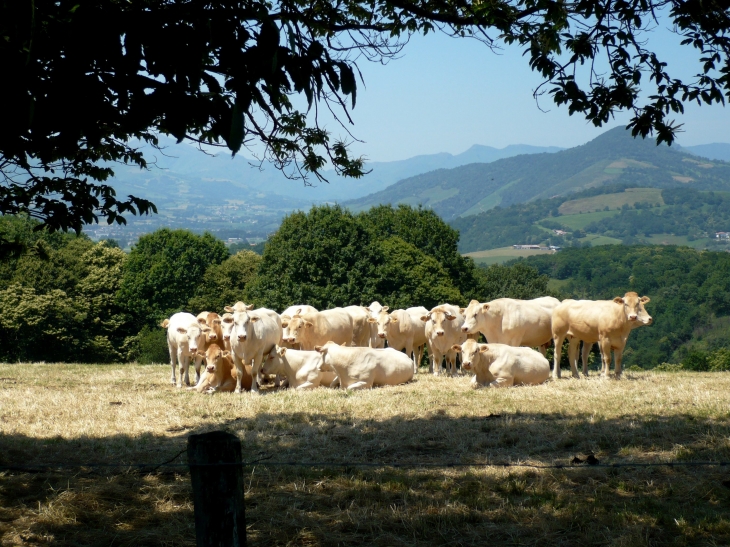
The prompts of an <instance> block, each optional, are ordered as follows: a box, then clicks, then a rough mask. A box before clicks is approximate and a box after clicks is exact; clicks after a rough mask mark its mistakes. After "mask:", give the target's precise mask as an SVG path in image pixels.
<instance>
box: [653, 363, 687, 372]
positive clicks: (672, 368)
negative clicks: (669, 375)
mask: <svg viewBox="0 0 730 547" xmlns="http://www.w3.org/2000/svg"><path fill="white" fill-rule="evenodd" d="M652 370H653V371H654V372H680V371H682V370H684V368H683V367H682V364H681V363H680V364H674V363H662V364H661V365H657V366H655V367H654V368H653V369H652Z"/></svg>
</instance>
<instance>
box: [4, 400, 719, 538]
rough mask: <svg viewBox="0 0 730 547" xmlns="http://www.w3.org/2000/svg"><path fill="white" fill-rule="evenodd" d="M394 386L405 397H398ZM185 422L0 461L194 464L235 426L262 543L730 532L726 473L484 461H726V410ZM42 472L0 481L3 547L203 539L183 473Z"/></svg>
mask: <svg viewBox="0 0 730 547" xmlns="http://www.w3.org/2000/svg"><path fill="white" fill-rule="evenodd" d="M392 395H393V398H394V399H396V401H395V403H394V404H397V398H398V397H399V396H401V395H403V394H401V393H397V392H394V393H393V394H392ZM343 396H345V395H344V394H343ZM178 429H182V430H180V431H174V430H173V431H170V433H172V434H171V435H170V436H165V435H162V434H160V435H148V436H143V438H139V437H135V438H132V437H125V436H123V435H119V436H113V437H103V438H93V437H88V438H83V439H74V440H66V439H63V438H55V439H43V440H41V439H36V438H32V437H28V436H24V435H0V465H3V466H19V465H25V466H39V465H41V464H49V463H57V464H66V465H71V464H76V463H89V462H97V463H115V464H134V463H161V462H164V461H166V460H169V459H171V458H173V456H175V455H178V454H179V457H178V458H177V459H175V460H174V461H173V463H180V464H184V463H185V454H184V453H182V454H180V452H181V451H183V450H184V449H185V447H186V438H187V436H188V435H189V434H191V433H201V432H204V431H208V430H212V429H223V430H227V431H230V432H232V433H235V434H236V435H238V436H239V438H240V439H241V441H242V445H243V453H244V459H245V460H246V461H248V462H256V463H251V464H250V465H247V466H246V468H245V469H244V476H245V481H244V482H245V484H244V488H245V489H246V506H247V507H246V511H247V522H248V536H249V540H250V541H249V542H250V544H252V545H300V544H304V545H351V544H356V543H366V544H373V545H481V544H484V543H485V542H487V541H488V542H490V543H493V544H497V545H525V544H529V545H578V544H591V545H593V544H596V545H608V544H610V545H717V544H727V543H729V542H730V518H729V516H728V515H729V514H728V511H727V507H728V502H730V488H729V486H730V483H728V481H727V479H728V476H727V471H726V468H721V467H702V468H683V467H675V468H669V467H658V468H641V467H632V466H628V467H621V468H608V469H607V468H593V467H590V466H586V465H580V466H577V467H573V468H569V469H532V468H521V467H509V468H501V467H484V466H483V465H484V464H487V463H490V464H503V463H529V464H535V465H544V464H564V465H566V466H567V465H569V462H570V461H571V459H572V458H573V457H574V456H576V455H581V457H584V456H585V455H587V454H593V455H594V456H595V457H596V458H597V459H598V460H600V461H601V462H603V463H625V464H632V463H645V462H655V461H661V460H662V459H664V458H671V459H674V460H676V461H697V460H714V461H717V460H723V461H730V444H729V443H727V439H728V438H730V424H729V423H728V422H727V421H726V420H714V419H711V418H702V417H698V416H697V415H694V414H677V415H673V416H660V415H652V414H649V413H647V414H644V415H627V416H622V417H621V418H620V419H597V418H596V417H594V416H593V415H592V414H591V413H589V412H586V413H579V414H574V415H564V414H561V413H545V412H539V413H538V412H535V413H525V412H502V413H500V414H499V415H493V414H487V413H485V414H484V415H482V416H472V417H463V416H462V417H453V416H450V415H449V414H448V412H446V411H445V410H443V409H437V410H424V415H423V416H419V417H416V418H407V417H399V416H395V417H393V418H390V419H387V420H375V419H367V418H360V417H353V416H351V415H347V414H345V413H343V414H342V415H337V414H320V413H304V412H289V413H287V412H276V413H273V412H272V413H266V412H262V413H260V414H258V415H256V417H255V418H254V419H250V418H249V419H230V420H227V421H224V422H222V423H221V422H220V421H218V422H213V421H210V420H204V421H203V422H202V423H199V424H197V425H195V426H193V427H190V428H189V429H187V428H178ZM108 447H116V448H115V449H114V451H110V450H109V449H108ZM119 447H122V448H119ZM257 460H258V461H257ZM381 463H382V464H385V465H384V466H382V467H379V466H377V467H358V465H357V464H381ZM301 464H307V465H301ZM310 464H311V465H310ZM334 464H337V465H334ZM442 464H459V465H463V464H473V466H465V467H459V466H454V467H449V466H448V465H442ZM392 465H402V466H406V467H392ZM430 465H434V466H436V467H429V466H430ZM36 471H37V472H23V471H20V470H16V471H8V472H4V473H2V474H0V534H1V537H2V543H3V544H44V543H53V544H54V545H112V544H113V545H194V543H195V540H194V525H193V513H192V496H191V490H190V482H189V475H188V474H187V471H186V468H185V467H164V466H163V467H160V468H159V469H157V470H153V469H152V468H145V469H141V470H137V469H134V468H131V469H125V468H108V469H105V468H97V469H93V468H83V467H82V468H80V469H76V468H65V469H64V468H59V469H53V470H41V469H36Z"/></svg>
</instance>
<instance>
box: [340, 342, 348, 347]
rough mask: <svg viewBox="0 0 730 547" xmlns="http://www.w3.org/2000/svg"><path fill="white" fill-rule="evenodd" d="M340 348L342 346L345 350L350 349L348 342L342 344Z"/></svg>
mask: <svg viewBox="0 0 730 547" xmlns="http://www.w3.org/2000/svg"><path fill="white" fill-rule="evenodd" d="M340 346H342V347H343V348H346V347H349V346H348V345H347V342H342V343H341V344H340Z"/></svg>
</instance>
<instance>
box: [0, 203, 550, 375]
mask: <svg viewBox="0 0 730 547" xmlns="http://www.w3.org/2000/svg"><path fill="white" fill-rule="evenodd" d="M37 228H38V225H37V223H35V222H33V221H31V220H28V219H27V218H22V217H11V216H5V217H0V239H2V240H3V241H5V242H12V243H13V249H11V248H10V246H8V245H6V246H5V247H4V249H5V250H6V252H8V251H12V250H14V252H11V253H9V254H7V256H6V257H4V259H3V261H2V263H1V264H0V325H1V326H2V329H0V360H2V361H67V362H69V361H70V362H100V363H104V362H125V361H132V360H137V361H140V362H152V361H154V362H164V361H167V347H166V343H165V338H164V331H163V329H161V328H160V327H159V326H158V325H159V323H160V322H161V321H162V320H163V319H164V318H165V317H169V316H170V315H172V314H173V313H175V312H178V311H188V312H191V313H194V314H197V313H198V312H200V311H202V310H213V311H218V312H222V310H223V306H224V305H228V304H231V303H234V302H236V301H237V300H244V301H245V302H247V303H252V304H254V305H256V306H265V307H269V308H272V309H275V310H277V311H281V310H282V309H283V308H285V307H287V306H289V305H292V304H295V303H306V304H311V305H313V306H315V307H317V308H319V309H326V308H331V307H335V306H344V305H350V304H366V305H367V304H369V303H370V302H371V301H373V300H378V301H380V302H382V303H383V304H386V305H388V306H390V307H391V308H398V307H409V306H414V305H423V306H426V307H429V308H430V307H432V306H435V305H437V304H440V303H443V302H450V303H454V304H460V305H465V304H467V303H468V301H469V300H470V299H472V298H476V299H478V300H491V299H493V298H498V297H502V296H509V297H514V298H534V297H537V296H543V295H545V294H548V290H547V282H548V277H547V276H545V275H540V274H539V273H538V272H537V270H535V269H534V268H531V267H529V266H527V265H525V264H516V265H514V266H510V267H506V266H492V267H491V268H488V269H484V268H478V267H476V266H475V265H474V263H473V262H472V260H471V259H469V258H465V257H462V256H461V255H460V254H459V252H458V250H457V245H458V239H459V234H458V232H457V231H456V230H454V229H453V228H451V227H449V226H448V225H447V224H446V223H444V222H443V221H442V220H441V219H440V218H439V217H438V216H437V215H436V214H435V213H433V212H432V211H430V210H424V209H420V208H419V209H414V208H410V207H407V206H399V207H398V208H392V207H389V206H381V207H376V208H373V209H371V210H370V211H367V212H363V213H360V214H357V215H353V214H352V213H350V212H349V211H347V210H345V209H342V208H340V207H328V206H325V207H315V208H313V209H312V210H311V211H309V212H308V213H304V212H297V213H294V214H292V215H290V216H288V217H286V218H285V219H284V220H283V222H282V224H281V227H280V229H279V230H278V231H277V232H276V233H275V234H274V235H273V236H272V237H271V238H270V239H269V240H268V241H267V242H266V244H265V245H264V246H263V256H260V255H258V254H256V253H254V252H252V251H250V250H243V251H240V252H237V253H236V254H234V255H232V256H231V255H230V254H229V250H228V249H227V248H226V246H225V245H224V243H223V242H222V241H221V240H219V239H216V238H215V237H213V236H212V235H211V234H203V235H196V234H193V233H192V232H189V231H186V230H169V229H160V230H157V231H155V232H153V233H151V234H148V235H145V236H143V237H141V238H140V239H139V242H138V244H137V245H136V246H135V247H134V248H133V249H132V251H131V252H130V253H129V254H125V253H124V252H123V251H122V250H121V249H119V248H118V246H117V245H116V244H115V243H114V242H110V241H102V242H100V243H94V242H92V241H91V240H90V239H88V238H87V237H85V236H75V235H69V234H61V233H48V232H46V231H44V230H38V229H37Z"/></svg>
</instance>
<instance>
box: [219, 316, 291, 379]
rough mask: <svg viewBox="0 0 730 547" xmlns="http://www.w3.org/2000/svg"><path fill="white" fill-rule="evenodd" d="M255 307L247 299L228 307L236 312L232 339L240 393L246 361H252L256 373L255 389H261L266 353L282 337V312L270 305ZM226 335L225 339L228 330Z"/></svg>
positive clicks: (252, 370) (253, 373)
mask: <svg viewBox="0 0 730 547" xmlns="http://www.w3.org/2000/svg"><path fill="white" fill-rule="evenodd" d="M251 307H252V306H247V305H246V304H244V303H243V302H237V303H236V304H235V305H234V306H232V307H231V306H226V307H225V310H226V311H227V312H229V313H231V314H232V315H233V317H232V322H233V325H232V326H231V327H230V341H231V353H232V354H233V363H234V364H235V365H236V370H237V371H238V377H237V380H236V393H240V392H241V378H242V377H243V375H244V368H243V364H244V363H246V364H249V363H251V375H252V376H253V382H252V384H251V392H252V393H258V390H259V388H258V383H259V370H260V368H261V361H262V360H263V358H264V355H267V354H268V353H269V352H270V351H271V349H272V348H273V347H274V346H276V344H277V343H278V342H279V340H281V318H280V317H279V314H278V313H276V312H275V311H273V310H268V309H266V308H258V309H256V310H251ZM224 324H225V320H224ZM223 337H224V339H225V334H224V335H223Z"/></svg>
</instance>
